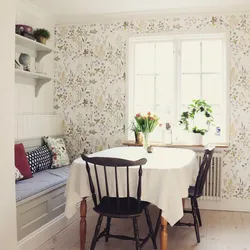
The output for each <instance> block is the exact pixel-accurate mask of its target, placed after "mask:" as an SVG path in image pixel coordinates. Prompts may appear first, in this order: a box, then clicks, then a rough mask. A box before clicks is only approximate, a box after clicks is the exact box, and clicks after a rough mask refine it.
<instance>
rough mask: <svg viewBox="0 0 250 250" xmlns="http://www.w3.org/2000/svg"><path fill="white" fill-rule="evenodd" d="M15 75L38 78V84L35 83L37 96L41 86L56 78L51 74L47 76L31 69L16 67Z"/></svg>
mask: <svg viewBox="0 0 250 250" xmlns="http://www.w3.org/2000/svg"><path fill="white" fill-rule="evenodd" d="M15 75H16V77H17V76H18V77H25V78H30V79H34V80H36V85H35V96H36V97H37V96H38V94H39V91H40V89H41V87H42V86H43V85H44V84H45V83H47V82H50V81H51V80H53V79H54V78H53V77H51V76H47V75H45V74H39V73H35V72H29V71H24V70H20V69H15Z"/></svg>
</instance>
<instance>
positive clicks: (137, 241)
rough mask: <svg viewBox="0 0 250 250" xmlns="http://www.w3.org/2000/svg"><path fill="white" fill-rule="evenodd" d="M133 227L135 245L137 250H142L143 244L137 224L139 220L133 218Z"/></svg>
mask: <svg viewBox="0 0 250 250" xmlns="http://www.w3.org/2000/svg"><path fill="white" fill-rule="evenodd" d="M133 225H134V234H135V245H136V250H141V243H140V237H139V228H138V223H137V218H136V217H134V218H133Z"/></svg>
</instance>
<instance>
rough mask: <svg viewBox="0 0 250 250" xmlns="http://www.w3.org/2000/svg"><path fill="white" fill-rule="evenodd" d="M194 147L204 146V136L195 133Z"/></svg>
mask: <svg viewBox="0 0 250 250" xmlns="http://www.w3.org/2000/svg"><path fill="white" fill-rule="evenodd" d="M192 136H193V138H192V139H193V141H192V142H193V145H202V135H201V134H200V133H193V134H192Z"/></svg>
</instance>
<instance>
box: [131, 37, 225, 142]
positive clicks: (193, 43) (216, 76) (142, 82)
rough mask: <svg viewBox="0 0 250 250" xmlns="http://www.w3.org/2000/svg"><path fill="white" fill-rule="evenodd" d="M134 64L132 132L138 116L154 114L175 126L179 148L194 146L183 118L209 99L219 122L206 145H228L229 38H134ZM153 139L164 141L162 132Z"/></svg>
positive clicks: (207, 136) (132, 41)
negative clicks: (195, 104)
mask: <svg viewBox="0 0 250 250" xmlns="http://www.w3.org/2000/svg"><path fill="white" fill-rule="evenodd" d="M128 58H129V61H128V69H129V72H128V95H127V96H128V119H127V122H128V126H129V123H131V121H132V120H133V117H134V115H135V114H136V113H138V112H140V113H146V112H148V111H151V112H153V113H155V114H157V115H158V116H159V117H160V119H161V122H163V123H165V122H170V124H171V125H172V129H173V133H174V135H173V139H174V141H175V142H180V143H181V142H182V143H185V142H188V141H189V140H190V139H191V136H190V134H188V133H187V132H185V131H183V128H182V127H180V126H179V124H178V121H179V119H180V114H181V113H182V112H183V111H184V110H185V109H186V108H187V105H189V104H190V103H191V102H192V100H194V99H204V100H206V101H207V103H208V104H210V105H211V106H212V109H213V116H214V120H215V123H214V126H210V128H209V132H208V133H207V135H206V137H205V138H206V140H207V141H208V142H215V143H226V142H227V141H228V136H227V135H228V129H227V124H228V122H227V117H228V116H227V113H228V111H227V95H228V94H227V93H228V91H227V84H226V83H227V60H226V36H225V34H215V35H214V34H213V35H212V34H210V35H199V36H168V37H162V36H161V37H140V38H130V40H129V56H128ZM216 126H219V127H220V128H221V134H220V135H219V136H218V135H216V133H215V131H216ZM152 136H153V138H152V140H154V141H161V133H160V129H156V131H155V132H154V133H153V135H152Z"/></svg>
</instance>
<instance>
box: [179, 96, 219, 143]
mask: <svg viewBox="0 0 250 250" xmlns="http://www.w3.org/2000/svg"><path fill="white" fill-rule="evenodd" d="M212 113H213V112H212V108H211V106H210V105H209V104H207V102H206V101H205V100H193V101H192V103H191V104H189V105H188V107H187V111H184V112H182V114H181V119H180V121H179V124H180V125H182V126H184V130H187V131H189V132H192V133H193V144H194V145H200V144H202V136H203V135H205V134H206V133H207V132H208V128H209V126H210V125H211V124H212V123H213V121H214V118H213V116H212ZM197 116H200V117H202V118H203V120H204V121H205V123H206V128H201V127H198V126H196V125H195V119H196V118H197Z"/></svg>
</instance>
